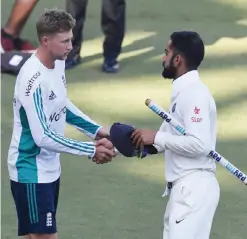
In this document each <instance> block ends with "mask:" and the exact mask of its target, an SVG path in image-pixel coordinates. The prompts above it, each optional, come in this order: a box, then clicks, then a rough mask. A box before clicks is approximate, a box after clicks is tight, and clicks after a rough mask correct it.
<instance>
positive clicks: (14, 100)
mask: <svg viewBox="0 0 247 239" xmlns="http://www.w3.org/2000/svg"><path fill="white" fill-rule="evenodd" d="M13 104H14V106H16V98H15V97H14V98H13Z"/></svg>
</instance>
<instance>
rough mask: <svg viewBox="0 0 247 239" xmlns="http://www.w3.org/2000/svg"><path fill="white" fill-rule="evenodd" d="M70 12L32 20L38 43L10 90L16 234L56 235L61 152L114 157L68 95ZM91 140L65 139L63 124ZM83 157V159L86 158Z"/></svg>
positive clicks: (41, 238) (31, 237)
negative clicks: (34, 21)
mask: <svg viewBox="0 0 247 239" xmlns="http://www.w3.org/2000/svg"><path fill="white" fill-rule="evenodd" d="M74 25H75V21H74V19H73V18H72V17H71V15H70V14H68V13H66V12H64V11H59V10H56V9H52V10H47V11H45V12H44V13H42V14H41V16H40V17H39V19H38V21H37V23H36V29H37V35H38V39H39V43H40V46H39V47H38V49H37V51H36V52H35V53H34V54H32V56H31V57H30V58H29V59H28V60H27V61H26V63H25V64H24V65H23V67H22V68H21V70H20V72H19V74H18V76H17V80H16V85H15V90H14V100H13V108H14V126H13V134H12V140H11V144H10V148H9V154H8V169H9V176H10V180H11V191H12V195H13V198H14V201H15V205H16V210H17V215H18V235H19V236H24V237H25V238H26V239H57V238H58V236H57V227H56V209H57V204H58V195H59V181H60V174H61V167H60V159H59V157H60V153H61V152H66V153H70V154H74V155H81V156H83V158H82V160H85V159H87V158H88V157H90V158H92V159H93V161H95V162H96V163H100V164H102V163H107V162H109V161H111V159H112V157H115V152H114V150H113V145H112V143H111V142H110V141H109V140H108V139H107V137H109V135H108V133H107V132H106V130H104V129H103V128H102V127H101V126H100V125H98V124H97V123H95V122H94V121H93V120H91V119H90V118H89V117H88V116H87V115H85V114H84V113H82V112H81V111H80V110H79V109H78V108H76V106H74V104H73V103H72V102H71V101H70V100H69V99H68V97H67V90H66V77H65V72H64V69H65V60H66V57H67V55H68V53H69V52H70V51H71V49H72V44H71V40H72V29H73V27H74ZM66 122H67V123H68V124H70V125H73V126H74V127H76V128H77V129H78V130H80V131H81V132H82V133H84V134H86V135H87V136H88V137H89V138H91V139H99V140H98V141H97V142H96V143H94V142H93V141H89V142H81V141H77V140H73V139H70V138H66V137H64V130H65V123H66ZM85 156H86V157H85Z"/></svg>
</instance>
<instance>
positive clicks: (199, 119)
mask: <svg viewBox="0 0 247 239" xmlns="http://www.w3.org/2000/svg"><path fill="white" fill-rule="evenodd" d="M191 121H192V122H202V118H197V117H191Z"/></svg>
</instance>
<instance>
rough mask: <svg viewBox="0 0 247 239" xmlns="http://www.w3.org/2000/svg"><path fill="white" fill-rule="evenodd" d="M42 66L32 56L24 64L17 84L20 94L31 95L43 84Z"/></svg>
mask: <svg viewBox="0 0 247 239" xmlns="http://www.w3.org/2000/svg"><path fill="white" fill-rule="evenodd" d="M42 75H43V74H42V68H41V67H40V64H39V63H38V62H37V60H36V59H35V58H34V57H32V56H31V57H30V58H29V59H28V60H27V61H26V62H25V64H24V65H23V66H22V68H21V70H20V72H19V74H18V76H17V81H16V84H17V86H18V91H19V94H20V96H22V95H24V96H27V97H28V96H31V95H32V93H33V92H34V91H35V89H36V88H37V87H38V86H39V85H40V84H43V81H42Z"/></svg>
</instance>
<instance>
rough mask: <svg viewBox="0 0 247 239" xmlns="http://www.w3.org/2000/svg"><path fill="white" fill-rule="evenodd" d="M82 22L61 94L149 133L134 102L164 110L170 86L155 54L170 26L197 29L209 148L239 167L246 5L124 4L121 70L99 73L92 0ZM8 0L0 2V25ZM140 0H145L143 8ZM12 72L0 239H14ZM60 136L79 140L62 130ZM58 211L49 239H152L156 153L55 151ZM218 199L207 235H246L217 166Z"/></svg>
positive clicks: (245, 89)
mask: <svg viewBox="0 0 247 239" xmlns="http://www.w3.org/2000/svg"><path fill="white" fill-rule="evenodd" d="M89 2H90V4H89V6H88V14H87V16H88V17H87V21H86V26H85V31H84V35H85V42H84V44H83V50H82V55H83V56H84V62H83V64H81V65H80V66H79V67H77V68H76V69H74V70H70V71H67V81H68V94H69V96H70V97H71V99H72V100H73V101H74V102H75V103H76V104H77V105H78V106H79V107H80V108H81V109H82V110H83V111H84V112H85V113H87V114H88V115H89V116H91V117H92V118H93V119H94V120H96V121H98V122H99V123H101V124H103V125H105V126H107V127H109V126H110V125H111V123H113V122H115V121H121V122H125V123H130V124H132V125H136V126H142V127H149V128H153V129H156V128H158V127H159V125H160V123H161V120H160V119H159V118H158V117H156V116H155V115H153V114H152V112H150V111H149V110H148V109H147V108H146V107H145V105H144V101H145V99H146V98H147V97H151V98H153V99H154V100H155V101H156V102H157V103H159V104H160V105H162V106H163V107H164V108H168V105H169V98H170V90H171V82H169V81H165V80H163V79H162V78H161V77H160V74H161V55H162V53H163V49H164V46H165V44H166V41H167V39H168V38H169V34H170V33H171V32H172V31H174V30H180V29H193V30H196V31H198V32H199V33H200V34H201V35H202V36H203V38H204V41H205V44H206V53H207V54H206V58H205V61H204V63H203V65H202V67H201V70H200V73H201V77H202V80H203V81H204V82H205V84H206V85H207V86H208V87H209V88H210V90H211V91H212V93H213V95H214V97H215V99H216V103H217V108H218V140H217V151H218V152H220V153H221V154H222V155H224V156H225V157H226V158H228V159H230V160H231V161H232V162H233V163H234V164H235V165H236V166H238V167H239V168H241V169H242V170H243V171H245V172H247V159H246V155H247V136H246V133H247V124H246V122H247V111H246V108H247V82H246V80H247V73H246V69H247V33H246V32H247V19H246V16H247V3H246V1H245V0H240V1H236V0H235V1H234V0H231V1H230V0H218V1H216V0H215V1H211V0H186V1H178V0H174V1H165V2H164V1H163V0H156V1H147V0H146V1H144V0H134V1H131V0H129V1H128V0H127V32H126V38H125V41H124V45H123V46H124V47H123V53H122V55H121V57H120V60H121V71H120V73H119V74H117V75H105V74H102V73H101V72H100V70H99V67H100V64H101V62H102V58H101V46H102V39H103V37H102V33H101V30H100V25H99V23H100V15H99V14H100V3H99V2H100V1H99V0H91V1H89ZM12 3H13V0H12V1H10V0H3V1H2V9H4V11H2V24H4V23H5V21H6V19H7V17H8V14H9V11H10V7H11V4H12ZM144 3H145V4H144ZM53 5H57V6H59V7H61V8H63V5H64V1H58V0H56V1H54V2H53V3H51V1H48V0H42V1H40V2H39V3H38V5H37V7H36V9H35V11H34V12H33V14H32V15H31V19H30V20H29V21H28V23H27V25H26V27H25V29H24V31H23V35H24V36H25V37H28V38H29V39H31V40H32V41H33V42H34V43H36V36H35V25H34V20H35V18H36V16H37V15H38V14H39V13H40V12H41V11H42V10H43V9H44V8H45V7H52V6H53ZM14 82H15V78H14V77H12V76H9V75H2V80H1V89H2V90H1V100H2V110H1V113H2V117H1V127H2V130H1V141H2V145H1V146H2V151H1V158H2V169H1V172H2V194H1V196H2V238H4V239H10V238H11V239H14V238H17V236H16V234H17V224H16V213H15V208H14V204H13V200H12V198H11V193H10V188H9V178H8V171H7V166H6V160H7V151H8V146H9V142H10V138H11V133H12V95H13V89H14V88H13V87H14ZM66 135H67V136H70V137H73V138H77V139H85V137H84V136H82V135H81V134H80V133H79V132H77V131H75V130H74V129H72V128H71V127H68V128H67V129H66ZM61 161H62V185H61V194H60V202H59V210H58V228H59V234H60V235H59V238H60V239H65V238H66V239H67V238H71V239H73V238H91V239H99V238H102V239H103V238H107V239H114V238H121V239H125V238H126V239H127V238H128V239H139V238H142V239H148V238H160V236H161V233H162V222H163V213H164V211H165V203H166V200H167V199H162V198H161V195H162V193H163V190H164V187H165V182H164V161H163V157H162V156H155V157H150V158H147V159H145V160H140V161H139V160H135V159H127V158H122V157H118V158H116V160H114V161H113V162H112V163H111V164H107V165H100V166H99V165H95V164H92V163H91V162H90V161H88V159H87V158H84V157H76V156H71V155H65V154H63V155H62V157H61ZM217 178H218V180H219V182H220V186H221V199H220V204H219V207H218V210H217V213H216V217H215V220H214V223H213V228H212V236H211V238H212V239H244V238H246V233H247V229H246V215H247V206H246V201H247V190H246V187H245V186H244V185H243V184H241V183H240V182H239V181H238V180H237V179H235V178H234V177H233V176H231V175H230V174H229V173H228V172H226V171H225V170H224V169H223V168H222V167H220V166H218V170H217Z"/></svg>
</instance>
